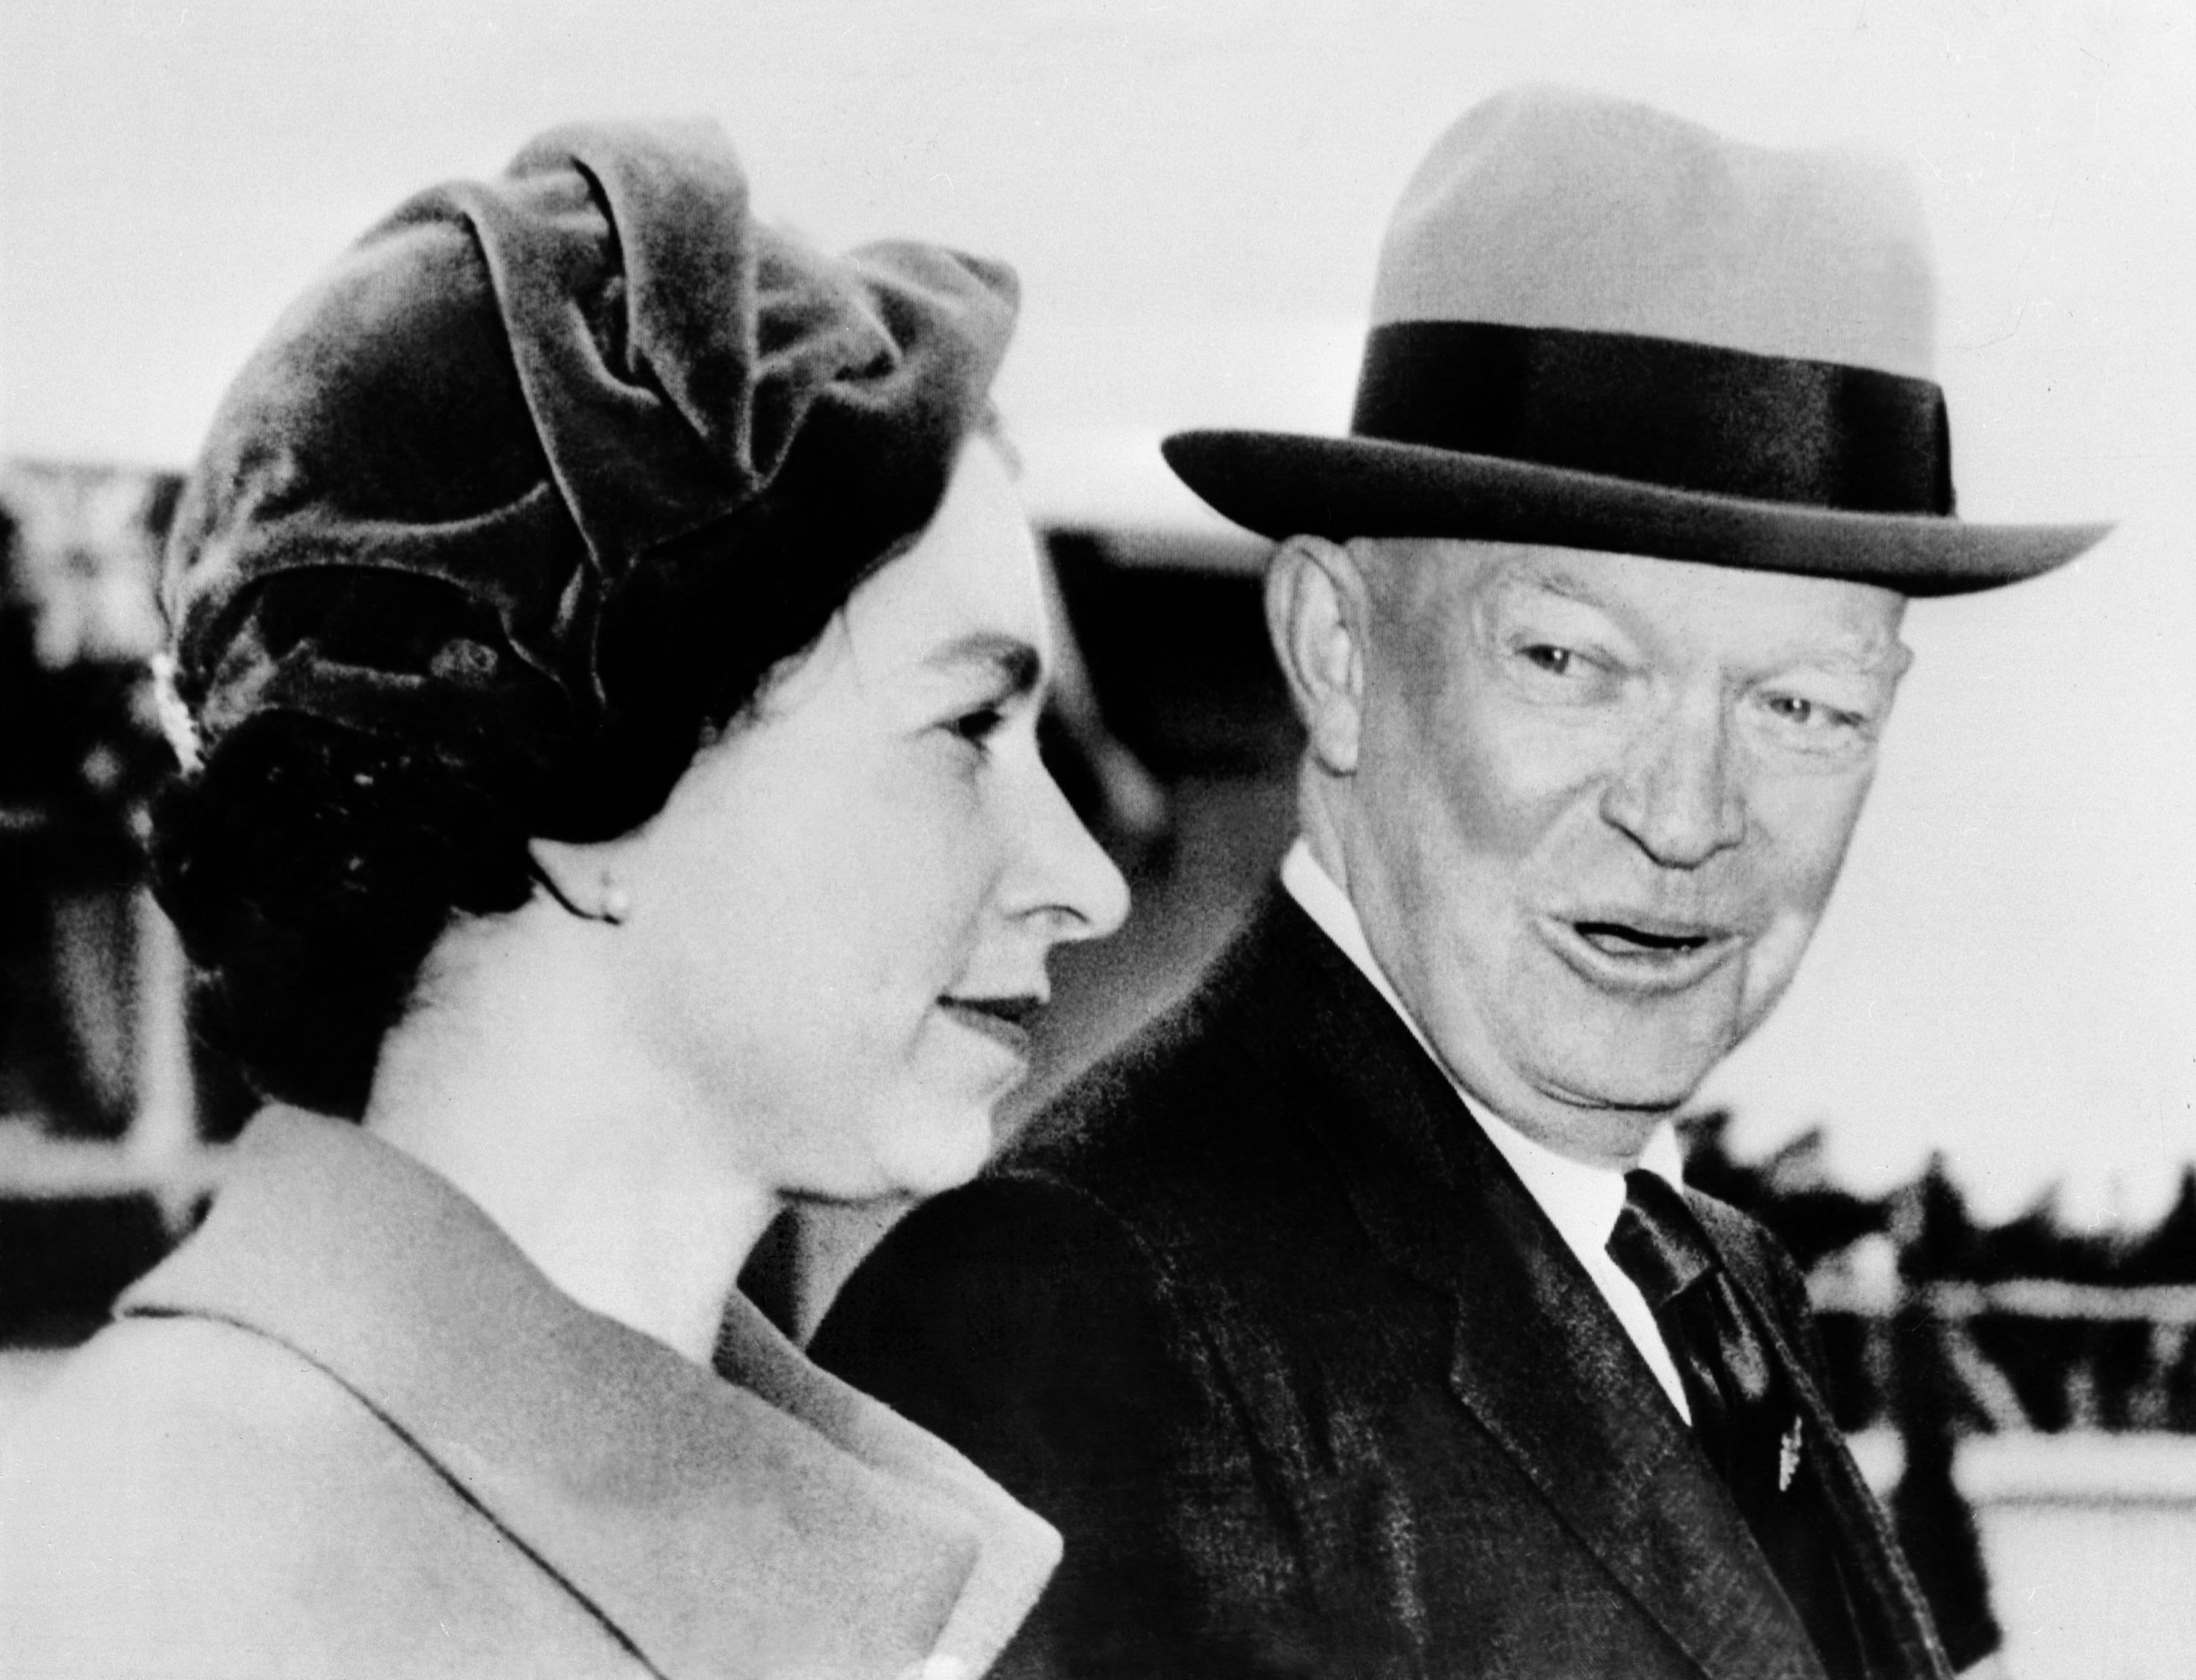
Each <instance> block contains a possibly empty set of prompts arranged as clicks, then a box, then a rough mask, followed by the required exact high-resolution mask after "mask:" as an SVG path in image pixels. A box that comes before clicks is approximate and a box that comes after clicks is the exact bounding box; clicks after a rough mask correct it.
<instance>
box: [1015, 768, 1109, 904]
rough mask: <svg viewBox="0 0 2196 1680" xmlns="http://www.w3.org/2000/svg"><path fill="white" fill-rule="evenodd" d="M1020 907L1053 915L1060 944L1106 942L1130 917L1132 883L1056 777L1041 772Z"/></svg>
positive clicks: (1025, 854) (1018, 901)
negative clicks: (1062, 941)
mask: <svg viewBox="0 0 2196 1680" xmlns="http://www.w3.org/2000/svg"><path fill="white" fill-rule="evenodd" d="M1017 874H1018V875H1020V878H1021V879H1020V882H1019V884H1018V885H1019V890H1018V891H1017V892H1015V893H1014V898H1015V901H1016V902H1015V904H1014V909H1016V910H1017V911H1018V912H1020V913H1022V914H1032V913H1049V915H1050V916H1051V919H1052V921H1053V924H1054V928H1055V931H1054V933H1053V937H1054V938H1056V939H1102V938H1105V937H1106V936H1107V934H1108V933H1112V932H1115V931H1116V930H1117V929H1118V928H1119V927H1120V926H1121V924H1122V922H1123V921H1125V920H1127V918H1128V915H1129V883H1128V882H1127V881H1126V880H1124V879H1123V878H1122V875H1121V872H1120V870H1118V869H1116V868H1115V867H1114V866H1113V860H1112V858H1110V857H1107V855H1106V852H1105V849H1104V848H1103V847H1102V846H1100V845H1099V844H1098V842H1097V841H1096V840H1095V839H1093V838H1092V837H1091V834H1090V831H1089V829H1088V828H1084V826H1083V819H1082V818H1080V817H1078V816H1077V815H1076V814H1075V809H1074V807H1073V806H1072V805H1069V804H1068V802H1067V796H1066V794H1063V793H1061V792H1060V784H1059V783H1058V782H1055V781H1054V780H1053V779H1052V773H1051V772H1050V771H1048V770H1044V769H1043V768H1042V767H1040V768H1039V769H1038V770H1037V788H1036V789H1035V797H1034V799H1033V800H1032V802H1031V808H1030V810H1029V814H1028V826H1027V832H1026V835H1025V840H1024V846H1023V857H1022V867H1021V869H1020V870H1018V871H1017Z"/></svg>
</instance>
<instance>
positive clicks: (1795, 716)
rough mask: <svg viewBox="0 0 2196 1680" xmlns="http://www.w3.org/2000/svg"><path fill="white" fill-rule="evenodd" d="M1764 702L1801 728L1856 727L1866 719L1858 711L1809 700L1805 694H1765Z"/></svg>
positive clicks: (1787, 720)
mask: <svg viewBox="0 0 2196 1680" xmlns="http://www.w3.org/2000/svg"><path fill="white" fill-rule="evenodd" d="M1762 703H1763V704H1764V705H1765V706H1766V707H1768V708H1769V710H1770V712H1771V714H1772V715H1774V716H1775V717H1777V718H1779V719H1782V720H1783V721H1784V722H1785V723H1788V724H1791V725H1794V726H1795V727H1797V728H1800V729H1806V730H1827V729H1855V728H1858V726H1859V725H1860V724H1861V723H1862V722H1863V721H1864V720H1863V719H1862V718H1861V716H1860V714H1859V713H1857V712H1846V711H1843V710H1841V709H1840V708H1839V707H1835V706H1826V705H1824V704H1823V702H1822V701H1819V700H1809V699H1807V698H1806V696H1804V695H1796V694H1771V695H1764V696H1762Z"/></svg>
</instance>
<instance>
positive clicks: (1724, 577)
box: [1349, 537, 1906, 667]
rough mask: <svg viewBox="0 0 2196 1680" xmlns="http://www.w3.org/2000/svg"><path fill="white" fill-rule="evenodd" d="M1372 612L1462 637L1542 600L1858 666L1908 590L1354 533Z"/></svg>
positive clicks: (1894, 647) (1897, 649)
mask: <svg viewBox="0 0 2196 1680" xmlns="http://www.w3.org/2000/svg"><path fill="white" fill-rule="evenodd" d="M1349 546H1350V549H1351V551H1352V552H1353V553H1354V554H1355V555H1357V556H1358V557H1359V563H1360V566H1361V569H1362V570H1363V571H1364V573H1365V574H1366V577H1367V582H1368V585H1369V586H1370V592H1371V594H1372V598H1373V599H1374V601H1375V603H1376V615H1377V617H1378V619H1379V620H1382V621H1385V623H1386V626H1387V628H1388V631H1389V632H1390V633H1391V634H1400V635H1403V636H1406V637H1407V638H1410V639H1411V640H1413V641H1414V642H1423V641H1424V640H1425V638H1427V637H1429V636H1437V637H1440V638H1443V639H1445V640H1449V641H1451V642H1453V644H1457V645H1459V646H1460V645H1461V644H1462V641H1463V638H1466V637H1467V636H1468V635H1469V634H1470V633H1471V632H1473V631H1475V630H1477V631H1481V632H1484V631H1486V630H1487V629H1488V627H1489V626H1490V621H1496V620H1500V619H1502V618H1505V617H1506V616H1509V615H1515V614H1517V613H1521V612H1525V611H1529V610H1530V609H1533V608H1534V606H1536V605H1539V604H1544V603H1558V605H1559V607H1561V608H1568V609H1570V610H1571V611H1572V613H1573V615H1574V617H1575V619H1577V618H1586V617H1589V616H1593V615H1598V617H1599V618H1600V619H1603V620H1605V621H1607V622H1608V623H1609V625H1610V626H1611V627H1613V628H1615V629H1616V630H1619V631H1621V632H1625V633H1627V634H1629V635H1633V636H1635V637H1638V638H1643V639H1646V640H1650V641H1653V642H1656V643H1657V644H1663V645H1667V646H1670V647H1673V648H1681V647H1682V648H1692V649H1701V650H1713V651H1714V652H1717V653H1719V654H1720V655H1723V656H1724V657H1725V658H1728V659H1733V660H1742V661H1749V662H1752V661H1760V662H1765V663H1766V662H1771V661H1779V660H1791V659H1806V660H1814V661H1828V662H1832V663H1836V664H1840V665H1852V666H1859V667H1877V666H1888V665H1893V664H1896V663H1898V662H1899V661H1903V659H1904V650H1903V648H1902V646H1901V644H1900V643H1899V640H1898V629H1899V624H1900V622H1901V621H1902V619H1903V618H1904V614H1905V609H1906V598H1905V597H1904V596H1903V595H1900V594H1898V592H1895V591H1893V590H1888V589H1884V588H1881V587H1880V586H1876V585H1874V584H1866V583H1856V582H1852V581H1848V580H1844V579H1838V578H1822V577H1809V576H1802V575H1800V574H1794V573H1788V572H1775V571H1766V570H1748V569H1742V568H1738V567H1731V566H1714V565H1708V564H1706V563H1702V562H1698V561H1690V560H1669V559H1661V558H1657V557H1651V556H1647V555H1639V554H1622V553H1613V552H1604V551H1598V550H1587V549H1575V548H1562V547H1557V546H1550V545H1543V544H1526V543H1501V542H1485V541H1478V540H1463V539H1455V538H1442V537H1425V538H1374V539H1362V540H1358V541H1355V542H1352V543H1351V544H1350V545H1349Z"/></svg>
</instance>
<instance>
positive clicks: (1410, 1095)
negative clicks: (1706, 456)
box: [1235, 892, 1822, 1680]
mask: <svg viewBox="0 0 2196 1680" xmlns="http://www.w3.org/2000/svg"><path fill="white" fill-rule="evenodd" d="M1235 961H1236V962H1237V963H1238V964H1240V967H1237V968H1236V970H1235V972H1236V973H1238V974H1239V975H1240V976H1241V977H1242V982H1243V984H1245V988H1246V996H1245V1003H1246V1004H1247V1006H1248V1007H1247V1009H1246V1019H1248V1020H1250V1021H1251V1022H1252V1023H1254V1024H1255V1025H1253V1028H1252V1031H1257V1032H1260V1033H1262V1034H1264V1035H1268V1036H1270V1037H1271V1039H1272V1041H1273V1042H1272V1046H1271V1048H1272V1052H1273V1054H1275V1055H1276V1056H1280V1057H1285V1058H1286V1059H1288V1061H1289V1062H1290V1064H1291V1065H1297V1066H1300V1067H1302V1068H1303V1081H1304V1083H1303V1088H1304V1089H1305V1090H1306V1092H1307V1093H1308V1100H1306V1101H1304V1102H1303V1104H1302V1106H1301V1109H1302V1112H1303V1114H1304V1115H1305V1117H1307V1119H1308V1121H1309V1123H1310V1125H1311V1126H1312V1128H1313V1129H1314V1131H1315V1133H1316V1134H1318V1135H1319V1137H1320V1140H1321V1141H1322V1143H1323V1145H1324V1146H1325V1148H1326V1151H1327V1152H1328V1154H1329V1156H1330V1157H1331V1158H1332V1160H1333V1162H1334V1163H1335V1166H1336V1168H1337V1171H1338V1176H1339V1178H1340V1181H1341V1182H1342V1185H1343V1187H1344V1192H1345V1193H1346V1194H1347V1195H1348V1196H1349V1200H1350V1203H1351V1205H1352V1207H1353V1209H1354V1210H1355V1213H1356V1215H1357V1216H1358V1218H1359V1220H1360V1221H1361V1223H1362V1224H1363V1226H1364V1227H1365V1228H1366V1230H1367V1233H1368V1234H1369V1235H1370V1236H1371V1238H1372V1241H1373V1242H1374V1243H1375V1244H1376V1245H1377V1246H1378V1247H1379V1248H1380V1250H1382V1252H1383V1253H1384V1254H1385V1255H1386V1256H1387V1257H1388V1258H1389V1259H1390V1261H1392V1262H1393V1263H1395V1264H1396V1265H1397V1266H1398V1267H1401V1268H1402V1269H1403V1270H1405V1271H1406V1272H1408V1273H1411V1274H1412V1275H1413V1276H1415V1277H1417V1278H1418V1279H1419V1280H1420V1281H1421V1282H1423V1283H1425V1284H1427V1285H1430V1286H1431V1287H1433V1288H1435V1289H1436V1290H1441V1291H1442V1292H1443V1293H1444V1294H1446V1295H1447V1296H1448V1297H1449V1299H1450V1301H1451V1302H1452V1303H1453V1311H1454V1335H1453V1342H1452V1353H1451V1360H1450V1370H1449V1379H1450V1385H1451V1387H1452V1388H1453V1391H1454V1393H1455V1394H1456V1397H1457V1399H1458V1400H1459V1401H1460V1402H1461V1403H1462V1404H1463V1405H1464V1406H1465V1407H1466V1408H1467V1409H1468V1410H1470V1411H1471V1413H1472V1414H1473V1415H1474V1416H1475V1417H1477V1419H1478V1420H1479V1421H1480V1423H1482V1425H1483V1426H1484V1427H1485V1429H1487V1430H1488V1434H1489V1435H1492V1436H1493V1437H1494V1440H1496V1441H1497V1442H1499V1443H1500V1445H1501V1446H1502V1447H1503V1449H1504V1450H1505V1451H1506V1452H1508V1453H1509V1454H1510V1455H1511V1458H1513V1459H1514V1460H1515V1461H1516V1462H1517V1464H1518V1466H1519V1467H1520V1468H1521V1469H1523V1472H1524V1473H1525V1475H1527V1476H1528V1477H1529V1478H1530V1479H1531V1481H1532V1482H1533V1483H1534V1486H1535V1487H1537V1488H1538V1489H1539V1490H1540V1493H1541V1495H1542V1496H1543V1497H1544V1498H1546V1499H1547V1501H1548V1502H1549V1504H1552V1506H1553V1507H1554V1508H1555V1509H1556V1510H1557V1513H1558V1514H1559V1515H1561V1516H1562V1517H1563V1520H1564V1521H1566V1522H1567V1523H1568V1524H1569V1526H1570V1527H1571V1528H1572V1529H1573V1531H1574V1532H1575V1533H1577V1535H1578V1536H1579V1538H1580V1539H1581V1541H1582V1542H1583V1543H1584V1544H1586V1546H1587V1547H1588V1548H1590V1549H1591V1550H1592V1551H1593V1553H1594V1554H1595V1555H1596V1556H1598V1558H1599V1559H1600V1560H1601V1562H1602V1563H1603V1564H1604V1566H1605V1567H1607V1568H1608V1569H1609V1572H1610V1573H1611V1574H1612V1575H1614V1576H1615V1578H1616V1579H1617V1580H1618V1581H1619V1582H1621V1584H1622V1585H1623V1586H1624V1588H1625V1589H1626V1590H1627V1591H1628V1592H1630V1593H1631V1594H1632V1596H1633V1597H1634V1598H1635V1599H1636V1600H1637V1601H1638V1603H1639V1604H1640V1605H1641V1607H1642V1608H1644V1610H1645V1611H1646V1612H1647V1614H1649V1615H1650V1616H1651V1617H1653V1618H1654V1619H1655V1620H1656V1622H1657V1623H1658V1624H1659V1625H1661V1627H1662V1628H1663V1629H1664V1631H1666V1632H1667V1633H1668V1634H1669V1635H1670V1637H1672V1638H1673V1640H1675V1641H1676V1642H1677V1643H1678V1644H1679V1646H1680V1647H1681V1648H1684V1649H1685V1651H1686V1652H1687V1653H1688V1654H1690V1656H1691V1657H1692V1658H1693V1660H1695V1662H1696V1663H1697V1664H1698V1665H1699V1666H1700V1667H1701V1669H1702V1671H1703V1672H1704V1673H1705V1674H1708V1675H1709V1676H1711V1677H1715V1680H1771V1677H1777V1680H1820V1677H1821V1672H1822V1671H1821V1668H1820V1666H1819V1665H1818V1664H1817V1662H1816V1661H1815V1660H1814V1659H1813V1656H1812V1651H1811V1649H1810V1647H1809V1643H1808V1641H1807V1638H1806V1634H1805V1632H1804V1631H1803V1630H1802V1629H1801V1627H1800V1623H1799V1619H1798V1618H1797V1616H1796V1615H1795V1614H1794V1612H1793V1610H1792V1608H1791V1607H1790V1604H1789V1601H1788V1600H1787V1599H1786V1598H1785V1597H1784V1596H1783V1591H1781V1589H1779V1588H1778V1586H1777V1584H1776V1581H1775V1579H1774V1578H1773V1576H1772V1575H1771V1573H1770V1571H1769V1568H1768V1566H1767V1564H1766V1563H1765V1562H1764V1561H1763V1560H1762V1559H1761V1557H1760V1553H1759V1550H1758V1549H1757V1548H1756V1547H1755V1546H1754V1543H1753V1539H1752V1536H1751V1535H1750V1534H1749V1533H1748V1531H1747V1529H1746V1527H1745V1524H1744V1521H1743V1520H1742V1518H1741V1517H1740V1516H1739V1515H1738V1513H1737V1509H1736V1507H1735V1506H1733V1505H1732V1504H1731V1500H1730V1498H1729V1497H1728V1495H1727V1494H1726V1493H1725V1491H1724V1489H1723V1488H1722V1487H1721V1486H1720V1484H1719V1483H1718V1482H1717V1481H1716V1479H1715V1475H1714V1472H1713V1470H1712V1469H1710V1468H1709V1467H1708V1463H1707V1461H1706V1460H1705V1459H1704V1458H1702V1456H1701V1455H1700V1453H1698V1452H1696V1451H1694V1450H1693V1449H1692V1446H1691V1442H1690V1437H1689V1436H1688V1435H1687V1434H1686V1431H1685V1426H1684V1424H1683V1423H1681V1422H1680V1420H1679V1417H1678V1416H1677V1414H1676V1413H1675V1412H1674V1411H1673V1409H1672V1408H1671V1406H1670V1404H1669V1402H1668V1400H1667V1398H1666V1397H1665V1396H1664V1394H1662V1391H1661V1388H1660V1387H1659V1386H1658V1385H1657V1384H1656V1380H1655V1377H1654V1376H1653V1374H1652V1373H1651V1372H1650V1371H1649V1370H1648V1369H1647V1367H1646V1365H1645V1363H1644V1361H1643V1360H1642V1359H1641V1358H1640V1355H1639V1354H1638V1349H1637V1348H1634V1347H1633V1344H1632V1342H1631V1340H1630V1338H1629V1337H1628V1336H1626V1334H1625V1332H1624V1330H1623V1327H1622V1326H1621V1325H1620V1324H1618V1322H1617V1321H1616V1319H1615V1314H1614V1313H1612V1312H1611V1311H1610V1309H1609V1305H1608V1303H1607V1302H1605V1301H1604V1300H1603V1299H1602V1296H1601V1294H1600V1291H1599V1290H1597V1289H1596V1288H1595V1287H1594V1285H1593V1283H1592V1279H1589V1278H1588V1277H1587V1276H1586V1273H1585V1272H1584V1271H1583V1270H1582V1269H1581V1267H1580V1265H1579V1263H1578V1261H1577V1260H1576V1258H1575V1256H1572V1254H1571V1253H1570V1252H1569V1249H1568V1248H1567V1247H1566V1246H1565V1245H1564V1244H1563V1240H1562V1238H1561V1237H1560V1236H1559V1235H1558V1234H1557V1232H1556V1230H1555V1228H1554V1227H1553V1226H1552V1225H1551V1224H1550V1223H1549V1222H1548V1220H1547V1217H1546V1215H1545V1214H1544V1213H1543V1212H1542V1211H1541V1210H1540V1208H1539V1206H1538V1205H1537V1204H1535V1203H1534V1200H1533V1198H1531V1196H1530V1195H1529V1193H1528V1192H1526V1190H1525V1188H1524V1186H1523V1185H1522V1184H1521V1183H1519V1181H1517V1175H1515V1174H1514V1173H1513V1172H1512V1171H1511V1169H1510V1166H1509V1164H1508V1163H1506V1162H1505V1161H1504V1160H1503V1158H1502V1157H1501V1155H1500V1152H1498V1151H1497V1150H1496V1149H1495V1147H1494V1145H1493V1144H1492V1143H1490V1142H1489V1141H1488V1138H1487V1135H1486V1134H1485V1132H1484V1131H1483V1130H1482V1128H1481V1127H1480V1126H1479V1125H1478V1124H1477V1123H1476V1122H1475V1120H1474V1119H1473V1117H1472V1116H1471V1113H1470V1111H1468V1110H1467V1109H1466V1108H1465V1106H1464V1104H1463V1102H1462V1100H1461V1099H1460V1098H1459V1096H1458V1094H1457V1093H1456V1091H1455V1089H1454V1088H1453V1086H1452V1085H1451V1084H1450V1083H1449V1082H1448V1077H1447V1076H1446V1075H1445V1074H1444V1073H1443V1072H1442V1070H1441V1068H1440V1067H1439V1066H1438V1065H1436V1063H1435V1062H1434V1061H1433V1060H1432V1059H1430V1057H1429V1056H1428V1055H1427V1054H1425V1051H1424V1050H1423V1049H1422V1048H1420V1046H1419V1043H1418V1042H1417V1041H1416V1040H1415V1039H1414V1038H1413V1036H1412V1034H1411V1032H1410V1031H1409V1029H1408V1028H1407V1026H1406V1025H1404V1024H1403V1022H1402V1021H1401V1019H1398V1018H1397V1016H1396V1013H1395V1011H1394V1010H1392V1009H1390V1007H1388V1006H1387V1004H1386V1003H1385V1002H1384V1001H1383V1000H1382V999H1381V997H1380V996H1379V995H1378V992H1377V991H1375V990H1374V989H1373V988H1372V985H1371V984H1369V983H1368V982H1367V980H1366V979H1365V978H1364V977H1363V976H1362V975H1361V974H1360V973H1357V971H1356V970H1355V967H1353V966H1352V965H1351V964H1350V962H1349V960H1348V959H1347V958H1346V957H1345V956H1344V955H1343V954H1342V953H1341V952H1340V951H1339V950H1336V949H1335V948H1334V947H1333V945H1332V944H1331V943H1330V942H1329V941H1328V940H1327V939H1326V938H1325V937H1324V936H1322V935H1321V934H1320V933H1319V932H1318V931H1317V930H1316V929H1315V927H1314V926H1313V924H1312V923H1311V921H1309V918H1307V917H1306V916H1305V915H1304V914H1303V911H1302V910H1301V909H1299V908H1298V907H1297V906H1296V905H1295V904H1292V903H1291V902H1290V901H1289V900H1288V899H1287V898H1286V897H1285V896H1284V895H1283V894H1281V893H1280V892H1272V893H1269V894H1268V898H1267V899H1266V901H1265V902H1264V903H1263V905H1262V906H1261V908H1260V909H1259V911H1258V913H1257V917H1256V919H1255V920H1254V921H1253V923H1252V925H1251V928H1250V929H1249V930H1248V932H1246V934H1245V943H1244V944H1242V945H1240V946H1239V947H1238V949H1237V951H1236V953H1235ZM1532 1325H1552V1326H1557V1327H1558V1328H1559V1331H1560V1339H1561V1346H1562V1348H1563V1350H1564V1352H1565V1354H1567V1355H1568V1357H1565V1358H1561V1359H1552V1358H1550V1357H1549V1351H1550V1348H1551V1345H1552V1341H1551V1338H1550V1337H1548V1336H1545V1335H1538V1334H1533V1333H1530V1332H1529V1331H1528V1330H1527V1327H1528V1326H1532Z"/></svg>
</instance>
